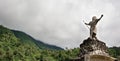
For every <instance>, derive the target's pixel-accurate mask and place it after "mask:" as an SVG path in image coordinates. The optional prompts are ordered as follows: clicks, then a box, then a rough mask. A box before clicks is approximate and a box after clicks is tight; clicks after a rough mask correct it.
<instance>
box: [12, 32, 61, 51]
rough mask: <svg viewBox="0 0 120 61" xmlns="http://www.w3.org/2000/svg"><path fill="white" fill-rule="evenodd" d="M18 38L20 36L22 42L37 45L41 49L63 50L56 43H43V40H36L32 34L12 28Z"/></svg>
mask: <svg viewBox="0 0 120 61" xmlns="http://www.w3.org/2000/svg"><path fill="white" fill-rule="evenodd" d="M11 31H12V32H13V33H14V34H15V36H16V37H17V38H19V39H20V40H21V41H22V42H24V43H28V44H30V45H37V46H38V47H39V48H40V49H53V50H54V49H55V50H63V49H62V48H60V47H57V46H54V45H49V44H46V43H43V42H42V41H39V40H36V39H34V38H33V37H31V36H30V35H28V34H26V33H24V32H22V31H17V30H11Z"/></svg>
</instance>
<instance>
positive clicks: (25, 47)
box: [0, 25, 120, 61]
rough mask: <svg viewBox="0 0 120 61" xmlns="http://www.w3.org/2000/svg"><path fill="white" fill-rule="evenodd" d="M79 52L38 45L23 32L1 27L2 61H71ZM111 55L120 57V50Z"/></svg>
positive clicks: (110, 51)
mask: <svg viewBox="0 0 120 61" xmlns="http://www.w3.org/2000/svg"><path fill="white" fill-rule="evenodd" d="M48 46H50V47H48ZM79 50H80V49H79V48H74V49H66V50H63V49H62V48H59V47H56V46H53V45H47V44H45V43H43V42H39V43H38V41H36V40H35V39H33V38H32V37H30V36H29V35H27V34H25V33H23V32H19V31H14V30H10V29H8V28H5V27H3V26H1V25H0V61H70V59H73V58H76V57H77V56H78V54H79ZM109 53H110V54H111V55H112V56H113V57H117V56H120V48H117V47H113V48H110V49H109Z"/></svg>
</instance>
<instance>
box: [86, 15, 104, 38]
mask: <svg viewBox="0 0 120 61" xmlns="http://www.w3.org/2000/svg"><path fill="white" fill-rule="evenodd" d="M102 17H103V15H101V17H100V18H99V19H97V17H96V16H93V17H92V21H90V22H89V23H85V24H86V25H89V26H90V38H91V39H93V38H96V32H97V29H96V25H97V23H98V21H100V19H101V18H102Z"/></svg>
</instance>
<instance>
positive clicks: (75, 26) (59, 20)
mask: <svg viewBox="0 0 120 61" xmlns="http://www.w3.org/2000/svg"><path fill="white" fill-rule="evenodd" d="M118 7H119V3H118V1H113V0H104V1H103V0H90V1H88V0H0V24H3V25H5V26H7V27H9V28H12V29H17V30H22V31H24V32H26V33H28V34H30V35H31V36H33V37H34V38H36V39H39V40H42V41H44V42H46V43H50V44H54V45H57V46H61V47H69V48H73V47H78V46H79V44H80V43H81V42H82V41H83V40H84V39H85V38H87V37H88V36H89V30H88V29H87V28H86V26H85V25H84V24H83V22H82V20H87V22H89V21H90V20H91V18H92V16H94V15H96V16H97V17H100V15H101V14H104V17H103V18H102V20H101V21H100V22H99V24H98V26H97V27H98V35H97V36H98V38H99V39H101V40H102V41H104V42H106V43H107V45H108V46H114V45H116V46H118V45H119V44H118V42H119V33H120V32H119V31H120V28H119V22H120V21H119V16H120V12H119V10H120V9H118ZM113 27H114V28H115V29H116V30H115V29H113ZM116 32H117V33H116ZM111 34H112V35H111ZM113 40H114V41H115V42H113Z"/></svg>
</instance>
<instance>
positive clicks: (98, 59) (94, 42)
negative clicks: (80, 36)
mask: <svg viewBox="0 0 120 61" xmlns="http://www.w3.org/2000/svg"><path fill="white" fill-rule="evenodd" d="M79 57H80V60H79V61H114V60H115V59H114V58H112V57H110V56H109V54H108V47H107V46H106V44H105V43H104V42H102V41H100V40H98V39H97V38H96V39H90V38H88V39H86V40H84V41H83V43H82V44H80V55H79Z"/></svg>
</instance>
